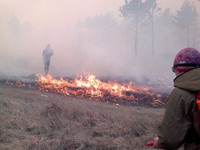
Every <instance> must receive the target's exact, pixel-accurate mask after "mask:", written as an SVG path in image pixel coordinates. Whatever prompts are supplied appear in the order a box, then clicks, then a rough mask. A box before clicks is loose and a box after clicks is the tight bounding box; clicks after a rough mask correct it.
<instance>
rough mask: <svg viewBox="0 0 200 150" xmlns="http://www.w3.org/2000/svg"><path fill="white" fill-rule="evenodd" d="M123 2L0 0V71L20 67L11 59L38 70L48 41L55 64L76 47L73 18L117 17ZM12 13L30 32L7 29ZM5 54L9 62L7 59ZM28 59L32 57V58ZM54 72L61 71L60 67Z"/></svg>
mask: <svg viewBox="0 0 200 150" xmlns="http://www.w3.org/2000/svg"><path fill="white" fill-rule="evenodd" d="M191 1H192V0H191ZM193 1H198V0H193ZM182 2H183V0H157V3H158V6H159V7H161V8H162V9H164V8H170V9H171V10H172V11H173V12H175V10H177V9H179V8H180V6H181V4H182ZM123 4H124V0H0V52H2V53H1V56H0V59H1V64H0V72H2V70H6V71H9V70H10V71H12V70H13V68H14V69H16V70H20V69H19V68H18V67H19V66H16V67H15V66H14V65H13V62H14V64H17V63H19V64H22V66H23V67H21V70H23V68H24V67H27V66H26V65H28V63H29V66H31V67H32V68H31V69H32V70H34V67H35V68H36V69H35V70H37V69H38V68H40V71H41V72H42V69H41V68H42V67H43V66H42V65H43V64H42V58H41V51H42V49H43V48H44V47H45V46H46V44H48V43H51V44H52V45H53V48H54V49H55V50H56V52H55V55H54V60H53V61H54V62H52V65H55V64H56V62H55V61H57V62H59V63H60V60H61V57H62V58H63V60H67V59H68V58H71V59H73V55H74V54H70V52H71V51H72V50H75V49H76V47H75V46H77V43H76V42H74V47H73V45H72V44H71V43H73V35H74V32H73V33H72V28H73V27H74V26H75V25H76V24H77V22H79V21H84V20H85V19H86V18H87V17H92V16H95V15H101V14H105V13H107V12H111V13H113V14H114V17H115V18H116V19H121V18H122V17H121V16H120V13H119V7H120V6H122V5H123ZM198 5H199V3H198ZM198 7H199V6H197V8H198ZM12 16H16V17H17V18H18V19H19V23H20V25H22V27H23V28H24V26H23V25H25V24H26V23H28V24H29V25H31V35H30V36H28V35H26V36H24V37H25V38H24V37H23V32H22V31H21V32H22V36H21V37H22V38H21V39H15V38H14V37H13V36H12V35H11V34H10V33H9V32H8V24H9V21H10V20H11V17H12ZM24 32H26V31H24ZM26 34H27V33H26ZM27 37H28V38H27ZM67 42H68V43H70V44H71V47H70V46H69V45H70V44H68V43H67ZM91 49H92V48H91ZM66 51H67V53H66V57H67V58H65V57H64V56H63V52H66ZM11 55H12V56H11ZM8 56H9V57H10V58H11V59H12V60H13V62H11V61H10V60H8V58H7V57H8ZM23 56H24V57H23ZM22 58H23V59H22ZM30 59H34V62H31V61H30ZM3 60H4V61H3ZM16 62H17V63H16ZM27 62H28V63H27ZM69 63H70V61H68V62H67V61H66V65H69ZM89 63H90V62H89ZM38 65H39V67H38ZM60 66H61V65H60ZM63 66H64V65H63ZM68 67H69V68H70V67H71V66H68ZM28 68H30V67H28ZM71 68H72V67H71ZM55 70H56V69H55ZM37 71H38V70H37ZM32 72H34V71H32ZM35 72H36V71H35ZM58 72H61V71H60V69H58Z"/></svg>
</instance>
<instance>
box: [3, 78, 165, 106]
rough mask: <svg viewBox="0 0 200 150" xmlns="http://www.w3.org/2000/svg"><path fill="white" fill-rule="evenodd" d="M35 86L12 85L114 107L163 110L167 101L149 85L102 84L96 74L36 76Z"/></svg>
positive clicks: (132, 83)
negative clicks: (130, 106)
mask: <svg viewBox="0 0 200 150" xmlns="http://www.w3.org/2000/svg"><path fill="white" fill-rule="evenodd" d="M36 76H37V80H36V83H35V84H34V85H33V84H27V83H25V82H22V81H16V82H15V83H13V82H10V81H7V82H6V83H7V84H12V85H13V84H14V85H16V86H18V87H29V88H31V87H32V88H37V89H39V90H41V91H44V92H52V93H58V94H61V95H64V96H75V97H79V98H88V99H92V100H98V101H102V102H106V103H114V104H116V105H119V104H122V105H134V106H152V107H162V106H164V105H165V102H166V94H164V93H160V92H156V91H155V89H154V88H153V87H152V86H151V85H148V86H147V85H146V86H142V85H140V84H138V83H136V82H132V81H130V82H121V83H120V82H119V81H112V80H108V81H102V80H100V79H97V78H96V76H95V75H92V74H87V75H85V76H80V77H79V78H78V77H77V78H75V79H71V80H70V79H67V78H66V79H63V78H59V79H56V78H53V77H52V76H51V75H50V74H48V75H43V74H37V75H36Z"/></svg>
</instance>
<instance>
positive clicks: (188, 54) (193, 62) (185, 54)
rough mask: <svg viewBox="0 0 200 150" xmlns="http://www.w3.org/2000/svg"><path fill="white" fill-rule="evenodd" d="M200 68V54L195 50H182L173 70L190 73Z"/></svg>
mask: <svg viewBox="0 0 200 150" xmlns="http://www.w3.org/2000/svg"><path fill="white" fill-rule="evenodd" d="M197 67H200V53H199V51H198V50H196V49H194V48H184V49H182V50H181V51H180V52H179V53H178V54H177V55H176V57H175V59H174V65H173V70H174V69H176V70H178V71H188V70H191V69H193V68H197Z"/></svg>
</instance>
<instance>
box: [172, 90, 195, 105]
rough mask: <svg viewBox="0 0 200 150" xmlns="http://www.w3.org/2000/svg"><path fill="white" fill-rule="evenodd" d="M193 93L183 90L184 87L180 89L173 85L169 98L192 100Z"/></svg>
mask: <svg viewBox="0 0 200 150" xmlns="http://www.w3.org/2000/svg"><path fill="white" fill-rule="evenodd" d="M195 94H196V93H194V92H191V91H188V90H185V89H181V88H178V87H175V88H174V89H173V91H172V92H171V94H170V96H169V98H171V99H179V100H183V101H187V102H188V101H193V100H194V98H195Z"/></svg>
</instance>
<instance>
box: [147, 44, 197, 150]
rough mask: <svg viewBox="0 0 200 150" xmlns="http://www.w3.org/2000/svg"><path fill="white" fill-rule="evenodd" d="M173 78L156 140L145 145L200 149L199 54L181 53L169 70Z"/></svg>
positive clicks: (163, 147)
mask: <svg viewBox="0 0 200 150" xmlns="http://www.w3.org/2000/svg"><path fill="white" fill-rule="evenodd" d="M172 70H173V72H174V73H175V75H176V78H175V79H174V87H175V88H174V89H173V91H172V92H171V94H170V96H169V98H168V104H167V106H166V110H165V114H164V118H163V120H162V123H161V125H160V127H159V129H158V137H156V138H154V140H153V141H150V142H149V143H147V144H146V146H153V147H154V148H157V149H170V150H172V149H178V148H179V147H181V146H182V145H183V147H184V150H200V53H199V51H197V50H196V49H193V48H185V49H183V50H181V51H180V52H179V53H178V54H177V55H176V57H175V59H174V65H173V67H172Z"/></svg>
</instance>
